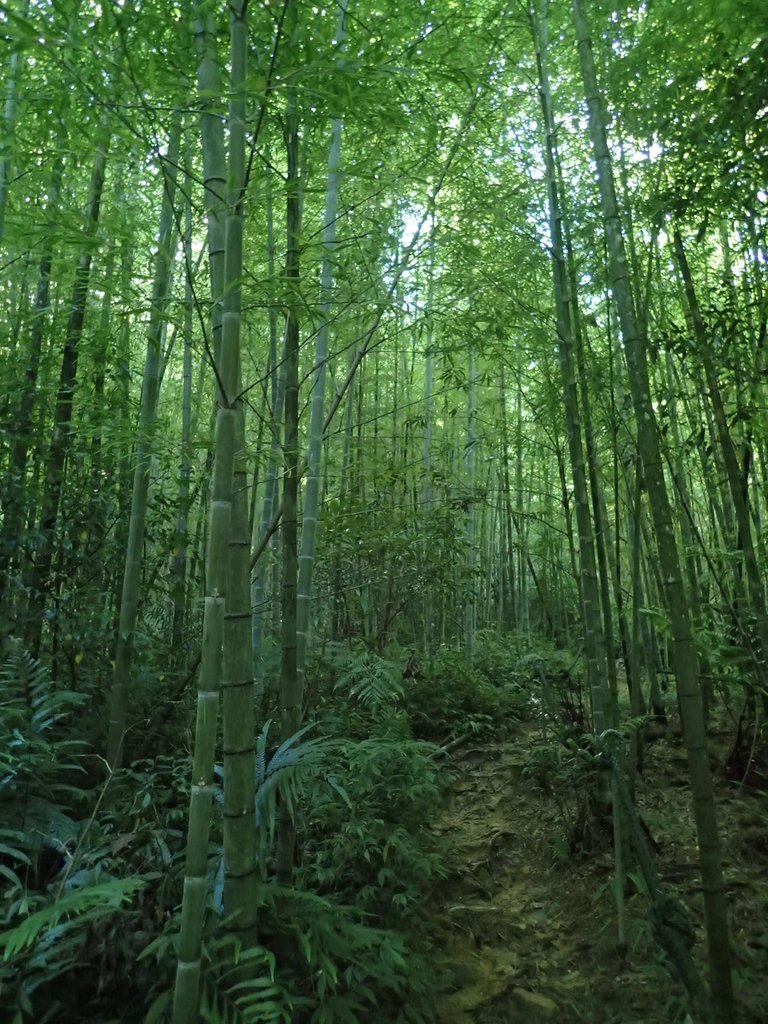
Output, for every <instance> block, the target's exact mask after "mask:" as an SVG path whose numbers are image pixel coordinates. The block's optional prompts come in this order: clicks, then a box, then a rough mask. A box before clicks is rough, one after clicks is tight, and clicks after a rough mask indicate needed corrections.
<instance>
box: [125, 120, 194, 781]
mask: <svg viewBox="0 0 768 1024" xmlns="http://www.w3.org/2000/svg"><path fill="white" fill-rule="evenodd" d="M180 137H181V115H179V114H177V115H176V116H175V121H174V124H173V127H172V129H171V136H170V140H169V143H168V156H167V159H165V160H164V161H163V164H162V168H161V178H162V183H163V200H162V204H161V209H160V227H159V229H158V233H157V255H156V257H155V275H154V280H153V283H152V299H151V305H150V312H149V325H148V327H147V351H146V357H145V361H144V379H143V382H142V388H141V407H140V410H139V428H138V436H137V439H136V454H135V466H134V474H133V491H132V493H131V516H130V521H129V526H128V543H127V545H126V549H125V564H124V568H123V589H122V594H121V597H120V621H119V625H118V633H117V647H116V650H115V659H114V661H115V671H114V674H113V677H112V689H111V693H110V705H109V730H108V735H107V763H108V764H109V766H110V767H111V768H112V769H113V770H114V769H115V768H119V767H120V764H121V762H122V757H123V741H124V737H125V727H126V720H127V715H128V694H129V690H130V676H131V668H132V662H133V641H134V636H135V633H136V623H137V620H138V613H139V592H140V587H141V565H142V553H143V549H144V527H145V523H146V519H147V501H148V497H149V476H150V469H151V466H152V451H153V447H154V445H153V428H154V423H155V417H156V415H157V401H158V398H159V394H160V378H159V370H160V339H161V334H162V329H163V324H164V322H165V313H166V309H167V307H168V300H169V285H170V267H171V257H172V254H173V248H174V246H175V242H176V227H175V224H174V212H173V208H174V202H175V198H176V175H177V166H178V162H179V140H180Z"/></svg>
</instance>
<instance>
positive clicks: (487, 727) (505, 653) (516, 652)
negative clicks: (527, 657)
mask: <svg viewBox="0 0 768 1024" xmlns="http://www.w3.org/2000/svg"><path fill="white" fill-rule="evenodd" d="M519 644H520V645H521V644H522V641H520V642H519ZM519 644H518V643H516V642H515V641H514V640H512V641H508V640H507V639H502V638H501V637H497V636H494V635H493V634H491V633H490V632H484V631H481V632H479V633H478V635H477V637H476V653H475V657H474V663H473V665H471V666H470V665H469V664H468V662H467V660H466V658H465V656H464V655H463V654H462V653H461V652H459V651H454V650H449V649H448V648H441V649H440V651H438V653H437V656H436V658H435V661H434V664H433V665H432V667H431V668H430V669H429V670H426V671H425V672H424V675H423V676H422V677H421V678H418V679H415V680H413V682H412V683H411V685H410V686H409V687H408V690H407V694H406V707H407V710H408V713H409V715H410V716H411V721H412V724H413V730H414V733H415V734H416V735H417V736H421V737H424V738H425V739H431V740H437V741H444V740H446V739H450V738H452V737H455V736H459V735H462V734H464V733H466V732H471V733H482V732H491V731H493V730H495V729H498V728H503V727H505V726H507V725H509V724H510V723H511V722H513V721H516V720H519V719H521V718H526V717H528V716H529V714H530V711H531V707H532V704H533V701H534V698H535V694H536V692H537V689H538V683H537V680H536V675H535V673H534V671H533V666H532V665H526V663H525V662H524V661H523V662H521V646H520V645H519Z"/></svg>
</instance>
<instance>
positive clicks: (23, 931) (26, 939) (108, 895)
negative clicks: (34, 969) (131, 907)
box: [0, 878, 144, 960]
mask: <svg viewBox="0 0 768 1024" xmlns="http://www.w3.org/2000/svg"><path fill="white" fill-rule="evenodd" d="M143 885H144V882H143V881H142V880H141V879H138V878H126V879H115V880H113V881H111V882H102V883H101V884H99V885H91V886H88V888H86V889H78V890H75V891H74V892H70V893H67V895H66V896H62V897H61V899H59V900H57V901H56V902H55V903H52V904H51V905H50V906H47V907H43V908H42V910H38V911H36V912H35V913H34V914H30V915H29V916H28V917H26V918H25V919H24V920H23V921H21V922H20V923H19V924H17V925H16V927H15V928H11V929H10V930H9V931H6V932H3V933H2V934H0V949H2V950H3V959H5V960H9V959H10V958H11V957H12V956H15V955H16V954H17V953H21V952H22V951H23V950H25V949H28V948H29V947H30V946H32V945H34V944H35V943H36V942H37V941H38V940H40V939H41V936H42V937H43V938H44V937H45V935H46V933H49V932H50V930H51V929H53V928H56V927H57V926H58V925H59V923H60V922H61V921H62V920H64V921H67V922H69V921H72V920H74V919H77V920H79V921H82V920H83V919H84V918H85V919H87V920H94V919H96V918H98V917H102V916H103V915H104V914H109V913H112V911H115V910H119V909H120V907H121V906H122V905H123V903H125V902H127V901H128V900H129V899H130V898H131V897H132V896H133V895H134V893H135V892H137V891H138V890H139V889H141V888H142V887H143Z"/></svg>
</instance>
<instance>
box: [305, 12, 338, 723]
mask: <svg viewBox="0 0 768 1024" xmlns="http://www.w3.org/2000/svg"><path fill="white" fill-rule="evenodd" d="M346 11H347V0H341V2H340V4H339V12H338V18H337V23H336V36H335V38H336V43H337V45H339V46H341V45H342V44H343V39H344V19H345V16H346ZM341 128H342V124H341V118H340V117H334V118H333V120H332V123H331V144H330V147H329V150H328V179H327V184H326V191H325V223H324V226H323V258H322V263H321V267H320V301H319V311H320V317H321V321H320V327H319V328H318V331H317V337H316V339H315V374H314V380H313V382H312V396H311V405H310V415H309V449H308V453H307V485H306V492H305V496H304V514H303V517H302V525H301V549H300V551H299V558H298V569H299V576H298V588H297V594H296V672H297V675H298V688H299V704H301V700H302V695H303V691H304V669H305V665H306V659H307V646H308V643H309V633H310V618H311V616H310V610H311V602H312V571H313V568H314V563H315V544H316V537H317V517H318V511H319V505H320V470H321V462H322V452H323V419H324V404H325V381H326V377H327V365H328V332H329V326H330V314H331V301H332V297H333V296H332V289H333V254H334V249H335V246H336V221H337V217H338V208H339V179H340V174H339V163H340V157H341Z"/></svg>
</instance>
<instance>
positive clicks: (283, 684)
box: [276, 0, 301, 884]
mask: <svg viewBox="0 0 768 1024" xmlns="http://www.w3.org/2000/svg"><path fill="white" fill-rule="evenodd" d="M288 4H289V8H288V13H287V15H286V19H287V26H288V30H287V35H288V40H287V41H288V45H289V46H293V45H295V42H296V35H297V22H298V10H297V0H288ZM286 108H287V109H286V113H285V146H286V157H287V172H288V173H287V177H286V228H287V245H286V255H285V277H286V281H287V283H288V287H289V289H290V292H289V300H288V312H287V316H286V325H285V429H284V433H283V451H284V458H285V473H284V476H283V508H282V510H283V528H282V534H283V536H282V542H283V544H282V546H283V600H282V611H283V622H282V644H281V646H282V659H281V665H280V719H281V724H282V736H283V739H284V740H286V739H287V738H288V737H289V736H292V735H293V734H294V733H295V732H296V731H297V729H298V727H299V721H300V716H301V704H300V700H301V693H300V689H299V678H298V671H297V669H298V666H297V650H296V646H297V645H296V623H297V620H296V592H297V568H298V564H297V563H298V557H297V555H298V552H297V544H296V541H297V528H296V520H297V505H298V492H299V302H300V296H299V280H300V278H299V245H300V239H299V230H300V216H301V209H300V182H299V112H298V98H297V95H296V89H295V87H293V86H291V87H289V88H288V90H287V97H286ZM295 846H296V830H295V827H294V823H293V818H292V816H291V811H290V809H289V807H288V806H287V804H286V803H285V802H283V803H282V804H281V805H280V811H279V823H278V839H277V865H276V867H277V877H278V879H279V880H280V881H281V882H282V883H283V884H289V883H290V881H291V879H292V878H293V864H294V856H295Z"/></svg>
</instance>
